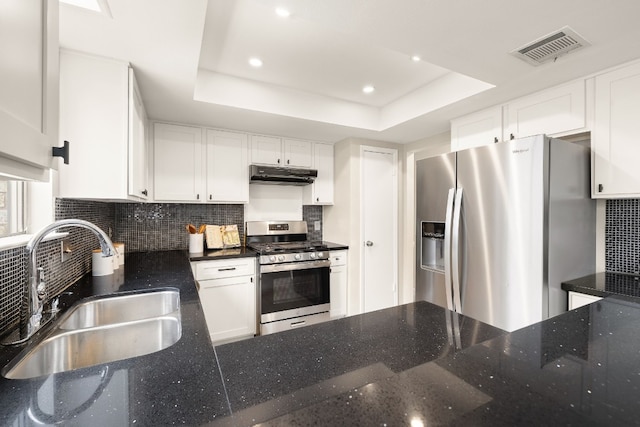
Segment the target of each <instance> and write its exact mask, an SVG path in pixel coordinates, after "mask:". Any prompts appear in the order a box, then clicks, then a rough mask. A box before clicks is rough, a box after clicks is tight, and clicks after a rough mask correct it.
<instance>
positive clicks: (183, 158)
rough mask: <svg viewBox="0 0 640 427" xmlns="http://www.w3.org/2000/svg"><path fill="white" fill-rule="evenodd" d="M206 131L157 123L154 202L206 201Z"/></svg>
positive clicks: (154, 140) (154, 159)
mask: <svg viewBox="0 0 640 427" xmlns="http://www.w3.org/2000/svg"><path fill="white" fill-rule="evenodd" d="M202 154H203V153H202V130H201V129H200V128H194V127H190V126H178V125H170V124H164V123H156V124H155V126H154V137H153V185H154V198H155V200H159V201H194V202H195V201H202V200H204V193H203V191H202V190H203V189H202V183H203V176H202V168H203V167H202V163H203V162H204V159H203V157H202Z"/></svg>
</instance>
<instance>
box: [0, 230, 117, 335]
mask: <svg viewBox="0 0 640 427" xmlns="http://www.w3.org/2000/svg"><path fill="white" fill-rule="evenodd" d="M61 227H80V228H86V229H88V230H90V231H92V232H93V234H95V235H96V237H97V238H98V241H99V242H100V248H101V249H102V253H103V254H104V256H113V255H115V254H116V249H115V247H114V246H113V243H112V242H111V239H109V236H107V234H106V233H105V232H104V231H102V229H101V228H100V227H98V226H97V225H95V224H93V223H91V222H89V221H84V220H81V219H63V220H59V221H55V222H53V223H51V224H49V225H47V226H46V227H44V228H43V229H41V230H40V231H38V232H37V233H36V234H34V235H33V237H32V238H31V240H29V243H27V247H26V253H27V274H26V280H25V282H24V292H23V295H24V296H23V299H22V304H21V307H20V330H19V332H20V338H19V339H18V340H17V341H13V342H11V343H9V344H19V343H22V342H24V341H26V340H28V339H29V338H31V336H32V335H33V334H34V333H35V332H36V331H37V330H38V329H40V327H41V326H42V325H43V322H42V307H43V305H44V302H45V301H46V298H47V288H46V284H45V282H44V273H43V271H42V269H38V264H37V253H36V250H37V249H38V246H39V245H40V243H41V242H42V240H43V239H44V238H45V237H47V235H49V234H50V233H51V232H53V231H55V230H57V229H58V228H61ZM36 272H37V274H36Z"/></svg>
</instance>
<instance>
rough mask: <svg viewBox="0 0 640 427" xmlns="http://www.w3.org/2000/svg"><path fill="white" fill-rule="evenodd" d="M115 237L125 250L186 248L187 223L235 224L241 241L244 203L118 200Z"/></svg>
mask: <svg viewBox="0 0 640 427" xmlns="http://www.w3.org/2000/svg"><path fill="white" fill-rule="evenodd" d="M115 217H116V220H115V223H116V224H115V230H116V232H115V235H114V241H118V242H123V243H124V245H125V246H124V247H125V252H143V251H167V250H175V249H187V248H188V239H189V236H188V233H187V230H186V226H187V224H193V225H195V226H196V227H198V226H200V224H211V225H213V224H215V225H230V224H236V225H237V226H238V232H239V234H240V241H241V242H243V241H244V205H210V204H200V205H196V204H172V203H117V204H116V206H115Z"/></svg>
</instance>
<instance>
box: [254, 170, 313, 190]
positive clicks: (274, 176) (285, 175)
mask: <svg viewBox="0 0 640 427" xmlns="http://www.w3.org/2000/svg"><path fill="white" fill-rule="evenodd" d="M317 176H318V171H317V170H315V169H296V168H281V167H277V166H262V165H251V167H250V175H249V177H250V182H251V184H276V185H309V184H313V181H314V180H315V179H316V177H317Z"/></svg>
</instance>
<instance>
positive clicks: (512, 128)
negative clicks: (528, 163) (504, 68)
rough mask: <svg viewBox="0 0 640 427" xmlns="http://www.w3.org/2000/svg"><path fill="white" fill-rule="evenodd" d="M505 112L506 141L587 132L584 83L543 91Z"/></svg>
mask: <svg viewBox="0 0 640 427" xmlns="http://www.w3.org/2000/svg"><path fill="white" fill-rule="evenodd" d="M505 108H506V111H507V112H506V115H505V117H506V123H505V129H506V132H505V136H504V139H505V140H506V139H513V138H524V137H526V136H531V135H538V134H541V133H544V134H547V135H556V134H562V133H566V132H578V131H583V130H585V126H586V102H585V82H584V80H579V81H576V82H572V83H570V84H567V85H562V86H558V87H555V88H552V89H548V90H544V91H542V92H538V93H535V94H533V95H530V96H527V97H524V98H520V99H517V100H515V101H512V102H509V104H508V105H507V106H506V107H505Z"/></svg>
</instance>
